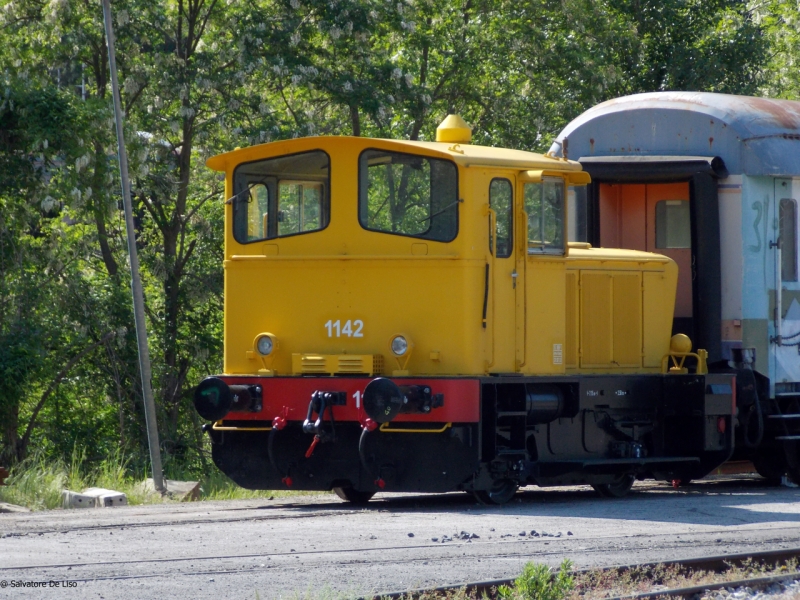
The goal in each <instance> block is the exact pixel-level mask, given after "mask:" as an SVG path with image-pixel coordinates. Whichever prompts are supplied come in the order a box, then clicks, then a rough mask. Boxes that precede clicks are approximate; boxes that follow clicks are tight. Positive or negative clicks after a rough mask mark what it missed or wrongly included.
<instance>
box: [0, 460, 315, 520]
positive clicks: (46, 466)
mask: <svg viewBox="0 0 800 600" xmlns="http://www.w3.org/2000/svg"><path fill="white" fill-rule="evenodd" d="M87 464H88V463H87V461H86V460H85V455H84V453H83V452H81V451H79V450H74V451H73V453H72V456H71V457H70V460H69V461H68V462H67V461H63V460H58V459H56V460H54V459H51V458H47V457H45V456H44V455H43V454H41V453H36V454H33V455H31V456H30V457H28V458H27V459H26V460H24V461H23V462H21V463H19V464H18V465H16V466H14V467H12V468H11V475H10V477H9V478H8V479H6V485H5V486H0V502H8V503H10V504H16V505H18V506H25V507H27V508H30V509H31V510H46V509H53V508H60V507H61V492H62V490H65V489H68V490H72V491H75V492H81V491H83V490H84V489H86V488H89V487H99V488H106V489H111V490H115V491H118V492H123V493H125V494H126V495H127V497H128V504H157V503H161V502H165V501H169V500H167V499H165V498H162V497H161V495H160V494H156V493H154V492H149V493H148V492H147V491H145V488H144V485H143V483H144V480H145V479H146V475H145V474H144V473H136V472H134V470H133V469H131V468H130V462H129V460H127V459H126V458H125V457H123V456H122V455H121V453H117V454H114V455H112V456H109V457H107V458H106V459H105V460H103V461H102V462H100V463H98V464H96V465H94V466H92V467H88V466H87ZM169 478H170V479H187V480H195V477H192V476H190V475H188V474H173V475H172V476H171V477H169ZM302 493H303V492H293V491H286V490H280V491H270V490H246V489H244V488H241V487H239V486H238V485H236V484H235V483H234V482H233V481H231V480H230V479H228V478H227V477H226V476H225V475H223V474H222V473H220V472H219V471H218V470H216V469H215V468H213V470H212V472H211V473H209V474H207V475H205V476H204V477H201V478H200V499H201V500H246V499H257V498H270V497H276V498H280V497H286V496H293V495H298V494H302Z"/></svg>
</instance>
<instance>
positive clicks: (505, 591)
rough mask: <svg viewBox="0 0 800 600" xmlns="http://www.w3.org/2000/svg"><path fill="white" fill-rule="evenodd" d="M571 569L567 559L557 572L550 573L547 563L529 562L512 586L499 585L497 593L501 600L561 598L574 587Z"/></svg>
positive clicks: (555, 599)
mask: <svg viewBox="0 0 800 600" xmlns="http://www.w3.org/2000/svg"><path fill="white" fill-rule="evenodd" d="M571 571H572V562H571V561H570V560H569V559H564V562H562V563H561V566H560V567H559V569H558V572H557V573H552V572H551V571H550V567H548V566H547V565H544V564H540V563H531V562H529V563H528V564H526V565H525V568H524V569H523V570H522V573H521V574H520V576H519V577H517V578H516V579H515V580H514V585H513V587H512V586H507V585H501V586H500V587H498V588H497V595H498V596H499V597H500V598H502V600H563V599H564V598H566V597H567V596H568V595H569V593H570V592H571V591H572V590H573V588H574V587H575V578H574V577H573V576H572V575H571Z"/></svg>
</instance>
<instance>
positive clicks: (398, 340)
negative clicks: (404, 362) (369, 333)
mask: <svg viewBox="0 0 800 600" xmlns="http://www.w3.org/2000/svg"><path fill="white" fill-rule="evenodd" d="M391 347H392V354H394V355H395V356H403V355H404V354H405V353H406V352H408V340H406V338H404V337H403V336H402V335H396V336H395V337H393V338H392V343H391Z"/></svg>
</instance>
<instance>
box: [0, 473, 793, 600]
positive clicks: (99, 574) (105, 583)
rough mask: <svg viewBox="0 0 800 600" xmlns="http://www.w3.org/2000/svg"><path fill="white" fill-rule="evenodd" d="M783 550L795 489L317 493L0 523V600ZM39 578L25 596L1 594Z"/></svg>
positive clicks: (282, 588)
mask: <svg viewBox="0 0 800 600" xmlns="http://www.w3.org/2000/svg"><path fill="white" fill-rule="evenodd" d="M532 532H533V533H532ZM788 547H800V490H798V489H796V488H795V489H789V488H784V487H765V486H764V485H763V483H762V481H761V480H758V479H756V478H753V479H751V480H744V481H741V480H739V481H732V480H731V479H730V478H718V479H716V480H712V481H705V482H701V483H699V484H696V485H693V486H691V487H689V488H686V489H681V490H677V491H676V490H673V489H672V488H671V487H669V486H667V485H664V484H653V483H637V485H636V486H635V487H634V492H633V493H632V494H631V495H630V496H629V497H627V498H624V499H601V498H598V497H597V496H596V495H595V493H594V492H593V491H592V490H591V489H590V488H588V487H570V488H553V489H546V490H541V489H536V488H532V489H531V490H530V491H525V492H523V493H520V494H519V495H518V498H517V499H515V501H513V502H511V503H510V504H508V505H506V506H501V507H487V506H480V505H477V504H476V503H475V502H474V501H473V500H471V499H470V498H469V497H468V496H466V495H465V494H446V495H438V496H410V495H390V494H384V495H379V496H378V497H377V498H376V500H375V501H373V502H371V503H370V504H369V505H368V506H367V507H366V508H354V507H351V506H349V505H347V504H344V503H342V502H340V501H339V500H338V499H336V498H335V497H333V496H331V495H324V496H302V497H294V498H290V499H281V500H273V501H268V500H257V501H254V500H248V501H230V502H198V503H190V504H164V505H151V506H138V507H137V506H133V507H120V508H114V509H88V510H69V511H67V510H57V511H48V512H41V513H27V514H3V515H0V598H5V597H8V598H29V597H48V598H49V597H53V598H121V599H130V598H150V597H159V598H184V597H192V598H214V599H218V598H256V597H258V598H261V599H265V598H299V597H309V598H312V597H313V598H331V597H339V596H347V597H353V596H358V595H362V594H369V593H371V592H388V591H396V590H405V589H414V588H422V587H435V586H438V585H447V584H459V583H465V582H470V581H483V580H492V579H499V578H509V577H514V576H516V575H518V574H519V572H520V571H521V570H522V567H523V566H524V564H525V563H526V562H527V561H530V560H533V561H538V562H544V563H547V564H551V565H557V564H558V563H560V562H561V561H562V560H563V559H564V558H569V559H571V560H572V561H573V562H574V563H575V565H576V567H578V568H583V567H591V566H611V565H620V564H631V563H638V562H649V561H657V560H669V559H677V558H684V557H690V556H706V555H712V554H726V553H738V552H745V551H758V550H767V549H771V548H788ZM2 581H5V582H6V587H5V588H3V587H2ZM50 581H53V582H56V583H58V584H59V585H58V586H57V587H47V586H45V587H44V588H38V589H37V590H36V593H35V594H32V593H31V592H32V590H31V589H30V588H20V587H12V585H11V584H12V582H50ZM256 594H257V596H256Z"/></svg>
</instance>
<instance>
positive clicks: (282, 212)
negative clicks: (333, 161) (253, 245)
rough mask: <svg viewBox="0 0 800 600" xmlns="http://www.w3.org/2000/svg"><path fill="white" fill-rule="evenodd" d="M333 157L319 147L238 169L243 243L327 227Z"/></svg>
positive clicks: (236, 227) (237, 220)
mask: <svg viewBox="0 0 800 600" xmlns="http://www.w3.org/2000/svg"><path fill="white" fill-rule="evenodd" d="M329 164H330V161H329V160H328V155H327V154H325V153H324V152H322V151H320V150H315V151H313V152H303V153H301V154H292V155H290V156H281V157H278V158H269V159H267V160H259V161H255V162H250V163H245V164H242V165H239V166H238V167H236V170H235V171H234V175H233V189H234V192H235V193H234V195H233V197H232V198H231V199H230V202H231V204H233V237H234V238H235V239H236V241H237V242H239V243H241V244H247V243H250V242H257V241H259V240H268V239H273V238H278V237H286V236H290V235H297V234H300V233H309V232H312V231H319V230H320V229H325V227H327V226H328V222H329V221H330V168H329Z"/></svg>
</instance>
